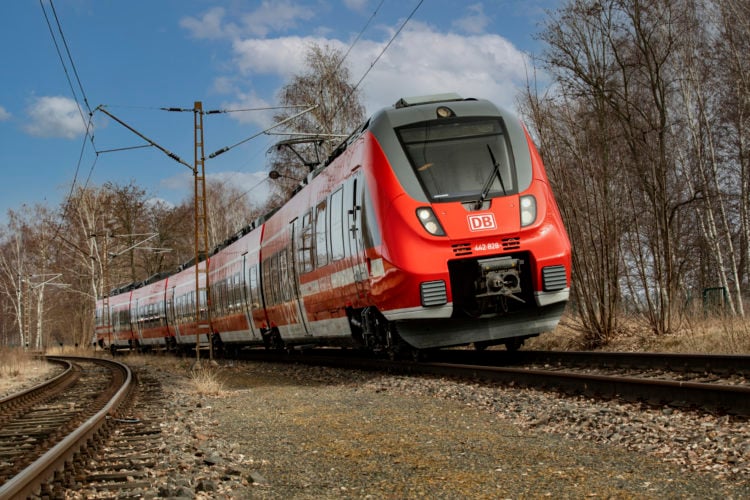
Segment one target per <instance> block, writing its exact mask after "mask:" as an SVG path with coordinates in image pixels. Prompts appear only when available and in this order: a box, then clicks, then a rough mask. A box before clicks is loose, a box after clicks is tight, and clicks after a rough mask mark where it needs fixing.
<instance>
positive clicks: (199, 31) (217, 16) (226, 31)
mask: <svg viewBox="0 0 750 500" xmlns="http://www.w3.org/2000/svg"><path fill="white" fill-rule="evenodd" d="M225 13H226V11H225V10H224V8H223V7H214V8H213V9H209V10H207V11H206V12H205V13H204V14H203V15H202V16H201V17H200V18H195V17H185V18H182V19H181V20H180V26H182V27H183V28H185V29H186V30H188V31H189V32H190V34H191V35H192V36H193V37H194V38H208V39H214V38H225V37H227V36H231V34H232V31H231V29H230V28H228V27H227V26H223V25H222V21H223V20H224V14H225Z"/></svg>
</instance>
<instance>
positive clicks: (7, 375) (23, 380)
mask: <svg viewBox="0 0 750 500" xmlns="http://www.w3.org/2000/svg"><path fill="white" fill-rule="evenodd" d="M53 370H54V367H52V366H50V365H49V364H47V363H46V362H45V361H43V360H40V359H37V358H34V356H33V355H32V354H31V353H29V352H28V351H25V350H24V349H20V348H9V347H3V348H1V349H0V394H6V393H8V392H13V391H15V390H16V388H17V387H27V386H30V385H35V383H38V382H41V381H42V380H44V379H45V378H46V377H47V375H48V374H50V373H52V372H53Z"/></svg>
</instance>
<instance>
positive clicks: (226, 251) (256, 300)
mask: <svg viewBox="0 0 750 500" xmlns="http://www.w3.org/2000/svg"><path fill="white" fill-rule="evenodd" d="M253 229H255V227H254V226H250V227H248V228H246V230H244V231H242V232H241V233H240V234H237V235H235V236H234V237H233V238H231V239H230V240H229V241H227V242H225V243H224V245H222V248H220V249H218V250H217V251H216V252H215V253H214V255H213V256H211V260H210V267H209V280H210V283H211V287H210V290H211V318H212V322H211V327H212V331H213V332H214V333H215V334H216V335H217V336H218V337H217V338H218V339H219V340H220V341H221V344H222V345H224V346H227V345H251V344H260V343H262V342H263V337H262V335H261V329H262V328H263V327H264V326H265V324H266V316H265V311H264V310H263V299H262V297H261V291H260V271H259V269H260V239H261V235H262V234H263V230H262V228H257V230H255V231H253ZM191 284H192V285H193V286H195V278H194V277H193V279H192V281H191Z"/></svg>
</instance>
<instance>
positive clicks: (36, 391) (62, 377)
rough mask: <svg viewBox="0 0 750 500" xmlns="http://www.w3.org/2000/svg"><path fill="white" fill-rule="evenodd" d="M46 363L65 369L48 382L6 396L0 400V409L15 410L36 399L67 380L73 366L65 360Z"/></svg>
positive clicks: (53, 360)
mask: <svg viewBox="0 0 750 500" xmlns="http://www.w3.org/2000/svg"><path fill="white" fill-rule="evenodd" d="M48 361H49V362H50V363H55V364H59V365H62V366H63V367H64V368H65V369H64V370H63V371H62V373H60V374H58V375H56V376H55V377H53V378H51V379H49V380H45V381H44V382H42V383H40V384H38V385H35V386H34V387H30V388H28V389H25V390H22V391H19V392H16V393H14V394H9V395H8V396H6V397H4V398H2V399H0V409H3V410H5V409H13V408H16V407H18V406H19V405H22V404H24V402H26V401H29V400H31V399H33V398H36V397H37V396H39V395H41V394H43V393H45V392H47V391H49V390H50V389H52V388H53V387H56V386H58V385H60V384H63V383H65V382H66V380H67V378H68V377H69V376H70V375H71V374H72V373H73V364H72V363H70V362H69V361H67V360H64V359H49V360H48Z"/></svg>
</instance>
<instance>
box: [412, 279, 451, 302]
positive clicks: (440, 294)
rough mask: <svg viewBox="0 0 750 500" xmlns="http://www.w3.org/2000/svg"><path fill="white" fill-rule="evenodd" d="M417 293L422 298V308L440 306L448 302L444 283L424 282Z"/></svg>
mask: <svg viewBox="0 0 750 500" xmlns="http://www.w3.org/2000/svg"><path fill="white" fill-rule="evenodd" d="M419 293H420V295H421V297H422V306H424V307H430V306H442V305H443V304H445V303H447V302H448V292H447V291H446V289H445V281H443V280H439V281H425V282H424V283H422V284H421V285H419Z"/></svg>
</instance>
